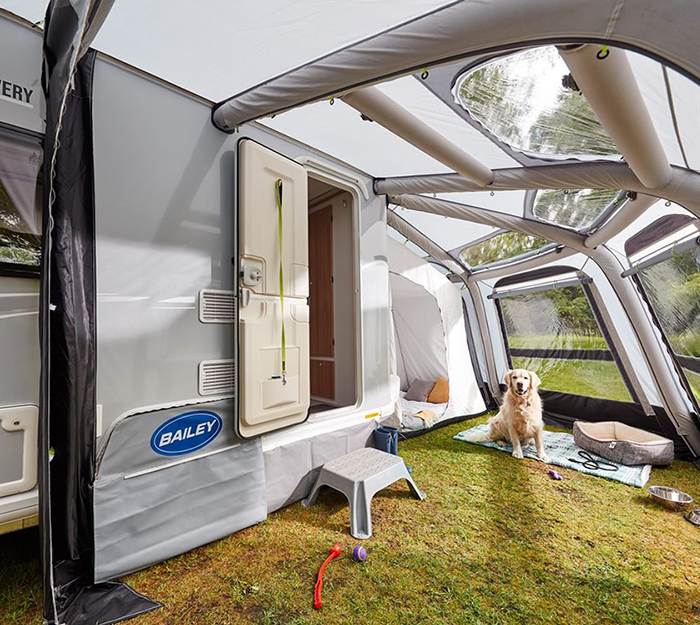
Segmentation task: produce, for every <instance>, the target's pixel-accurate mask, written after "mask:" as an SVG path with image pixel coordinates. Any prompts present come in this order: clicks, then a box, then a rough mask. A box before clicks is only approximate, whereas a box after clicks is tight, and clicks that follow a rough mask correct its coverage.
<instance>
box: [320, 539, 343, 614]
mask: <svg viewBox="0 0 700 625" xmlns="http://www.w3.org/2000/svg"><path fill="white" fill-rule="evenodd" d="M341 551H342V549H341V548H340V543H333V548H332V549H331V550H330V555H329V556H328V557H327V558H326V560H325V562H324V563H323V564H322V565H321V568H320V569H319V571H318V579H317V580H316V585H315V586H314V608H316V609H317V610H318V609H320V608H321V590H322V589H323V572H324V571H325V570H326V567H327V566H328V563H329V562H330V561H331V560H332V559H333V558H337V557H338V556H339V555H340V552H341Z"/></svg>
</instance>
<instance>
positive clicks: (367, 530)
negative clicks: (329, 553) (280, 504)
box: [301, 447, 425, 540]
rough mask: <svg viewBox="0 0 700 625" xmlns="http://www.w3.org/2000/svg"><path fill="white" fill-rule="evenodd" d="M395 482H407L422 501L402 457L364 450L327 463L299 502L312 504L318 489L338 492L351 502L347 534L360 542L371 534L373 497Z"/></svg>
mask: <svg viewBox="0 0 700 625" xmlns="http://www.w3.org/2000/svg"><path fill="white" fill-rule="evenodd" d="M398 480H406V481H407V482H408V486H409V488H410V489H411V492H412V493H413V494H414V495H415V496H416V497H417V498H418V499H425V493H423V492H421V491H420V490H418V487H417V486H416V484H415V482H414V481H413V478H412V477H411V475H410V474H409V472H408V470H407V469H406V465H405V464H404V462H403V458H401V457H400V456H394V455H392V454H388V453H386V452H385V451H379V450H378V449H373V448H371V447H365V448H364V449H358V450H357V451H353V452H352V453H349V454H346V455H345V456H341V457H340V458H336V459H335V460H331V461H330V462H326V464H324V465H323V467H321V473H320V474H319V476H318V477H317V478H316V483H315V484H314V487H313V488H312V489H311V493H310V494H309V496H308V497H307V498H306V499H304V500H303V501H302V502H301V503H302V505H303V506H311V505H313V504H314V503H315V502H316V498H317V497H318V491H319V489H320V488H321V486H330V487H331V488H335V490H339V491H340V492H341V493H343V494H344V495H345V496H346V497H347V498H348V501H349V502H350V533H351V534H352V535H353V537H354V538H357V539H359V540H363V539H365V538H369V537H370V536H371V535H372V509H371V506H372V497H374V495H375V494H377V493H378V492H379V491H380V490H382V488H386V487H387V486H389V485H391V484H393V483H394V482H397V481H398Z"/></svg>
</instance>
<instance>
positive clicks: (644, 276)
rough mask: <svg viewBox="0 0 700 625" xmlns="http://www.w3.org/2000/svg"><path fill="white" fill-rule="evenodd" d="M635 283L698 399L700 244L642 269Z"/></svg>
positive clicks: (699, 391) (699, 377) (699, 386)
mask: <svg viewBox="0 0 700 625" xmlns="http://www.w3.org/2000/svg"><path fill="white" fill-rule="evenodd" d="M637 275H638V277H639V281H638V284H639V283H641V285H642V286H643V288H644V291H645V292H646V295H647V297H648V300H649V303H650V305H651V307H652V309H653V310H654V312H655V314H656V318H657V320H658V323H659V325H660V326H661V329H662V330H663V332H664V333H665V335H666V338H667V340H668V343H669V345H670V347H671V349H672V350H673V354H674V355H675V357H676V361H677V362H678V364H679V365H680V367H681V369H682V370H683V373H685V376H686V379H687V380H688V382H689V384H690V388H691V389H692V391H693V394H694V395H695V398H696V399H697V400H698V401H700V247H697V246H696V247H694V248H692V249H690V250H688V251H685V252H683V253H674V254H672V255H671V256H670V258H667V259H666V260H662V261H661V262H659V263H656V264H654V265H651V266H649V267H646V268H644V269H641V270H640V271H639V273H638V274H637Z"/></svg>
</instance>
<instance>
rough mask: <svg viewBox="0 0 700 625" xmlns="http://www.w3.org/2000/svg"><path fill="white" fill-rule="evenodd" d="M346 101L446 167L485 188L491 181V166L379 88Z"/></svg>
mask: <svg viewBox="0 0 700 625" xmlns="http://www.w3.org/2000/svg"><path fill="white" fill-rule="evenodd" d="M342 100H343V102H345V104H348V105H349V106H351V107H352V108H354V109H356V110H358V111H360V113H362V114H363V115H364V116H365V117H368V118H369V119H370V120H372V121H373V122H376V123H377V124H379V125H380V126H384V128H386V129H387V130H389V131H391V132H393V133H394V134H395V135H397V136H399V137H401V138H402V139H403V140H404V141H407V142H408V143H410V144H411V145H414V146H415V147H417V148H418V149H419V150H421V151H423V152H425V153H426V154H429V155H430V156H432V157H433V158H434V159H435V160H437V161H440V162H441V163H442V164H443V165H445V166H446V167H449V168H450V169H453V170H454V171H456V172H457V173H460V174H462V176H464V177H465V178H466V179H467V180H470V181H472V182H473V183H475V184H477V185H479V186H482V187H483V186H486V185H488V184H490V182H491V180H492V178H493V172H492V171H491V170H490V169H489V168H488V167H486V166H485V165H483V164H482V163H480V162H479V161H477V160H476V159H475V158H473V157H472V156H470V155H469V154H467V153H466V152H465V151H464V150H462V149H461V148H459V147H457V146H456V145H455V144H454V143H452V142H451V141H449V140H448V139H447V138H445V137H443V136H442V135H441V134H440V133H438V132H436V131H435V130H433V129H432V128H431V127H430V126H428V125H427V124H426V123H425V122H424V121H422V120H420V119H419V118H418V117H416V116H415V115H413V114H412V113H409V112H408V111H407V110H406V109H405V108H403V107H402V106H399V105H398V104H396V102H394V101H393V100H392V99H391V98H390V97H389V96H387V95H385V94H384V93H382V92H381V91H380V90H379V89H377V88H376V87H368V88H367V89H360V90H359V91H353V92H352V93H348V94H346V95H344V96H343V98H342Z"/></svg>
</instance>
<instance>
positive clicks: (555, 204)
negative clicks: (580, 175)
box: [532, 189, 619, 230]
mask: <svg viewBox="0 0 700 625" xmlns="http://www.w3.org/2000/svg"><path fill="white" fill-rule="evenodd" d="M618 193H619V191H615V189H578V190H571V191H565V190H564V189H542V190H540V191H537V194H536V195H535V202H534V204H533V206H532V212H533V214H534V215H535V217H538V218H539V219H541V220H542V221H548V222H550V223H553V224H558V225H560V226H568V227H569V228H575V229H576V230H581V229H584V228H588V227H589V226H590V225H591V224H592V223H593V222H594V221H595V220H596V218H597V217H598V216H599V215H600V214H601V213H602V212H603V211H604V210H605V209H606V208H607V207H608V206H609V205H610V204H611V203H613V202H615V201H616V200H615V198H616V196H617V195H618Z"/></svg>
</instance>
